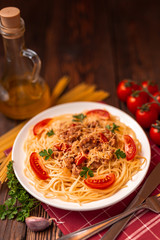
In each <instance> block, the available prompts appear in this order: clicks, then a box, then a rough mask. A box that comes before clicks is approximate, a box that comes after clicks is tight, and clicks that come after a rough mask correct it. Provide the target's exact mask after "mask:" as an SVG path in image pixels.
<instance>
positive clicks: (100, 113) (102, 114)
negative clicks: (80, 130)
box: [86, 109, 110, 119]
mask: <svg viewBox="0 0 160 240" xmlns="http://www.w3.org/2000/svg"><path fill="white" fill-rule="evenodd" d="M86 114H87V115H98V116H99V117H102V118H105V119H109V118H110V114H109V112H108V111H106V110H103V109H94V110H90V111H88V112H87V113H86Z"/></svg>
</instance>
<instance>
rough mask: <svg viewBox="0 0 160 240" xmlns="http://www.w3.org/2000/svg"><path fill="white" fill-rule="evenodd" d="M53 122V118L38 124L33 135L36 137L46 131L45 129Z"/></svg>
mask: <svg viewBox="0 0 160 240" xmlns="http://www.w3.org/2000/svg"><path fill="white" fill-rule="evenodd" d="M51 120H52V118H46V119H44V120H42V121H40V122H38V123H37V124H36V125H35V126H34V128H33V133H34V135H35V136H37V135H39V134H41V133H42V132H43V130H44V128H45V127H46V126H47V125H48V124H49V122H50V121H51Z"/></svg>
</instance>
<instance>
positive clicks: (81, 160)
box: [75, 153, 87, 166]
mask: <svg viewBox="0 0 160 240" xmlns="http://www.w3.org/2000/svg"><path fill="white" fill-rule="evenodd" d="M86 159H87V157H86V156H85V155H83V154H82V153H81V154H80V155H79V156H78V157H77V158H76V159H75V163H76V165H77V166H79V165H81V163H82V162H84V161H85V160H86Z"/></svg>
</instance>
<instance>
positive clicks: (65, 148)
mask: <svg viewBox="0 0 160 240" xmlns="http://www.w3.org/2000/svg"><path fill="white" fill-rule="evenodd" d="M54 147H56V148H57V150H58V151H64V152H66V151H70V150H71V146H70V145H69V144H67V143H60V144H55V145H54Z"/></svg>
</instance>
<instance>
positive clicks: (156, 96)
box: [150, 92, 160, 114]
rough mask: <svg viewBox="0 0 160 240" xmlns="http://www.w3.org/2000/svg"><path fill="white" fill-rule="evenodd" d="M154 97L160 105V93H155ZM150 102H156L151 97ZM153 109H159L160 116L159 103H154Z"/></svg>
mask: <svg viewBox="0 0 160 240" xmlns="http://www.w3.org/2000/svg"><path fill="white" fill-rule="evenodd" d="M153 96H154V97H155V98H156V99H157V101H158V102H159V104H160V92H156V93H154V94H153ZM150 102H155V100H154V99H153V98H151V97H150ZM152 107H154V108H155V109H157V111H158V113H159V114H160V106H159V105H158V104H157V103H152Z"/></svg>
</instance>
